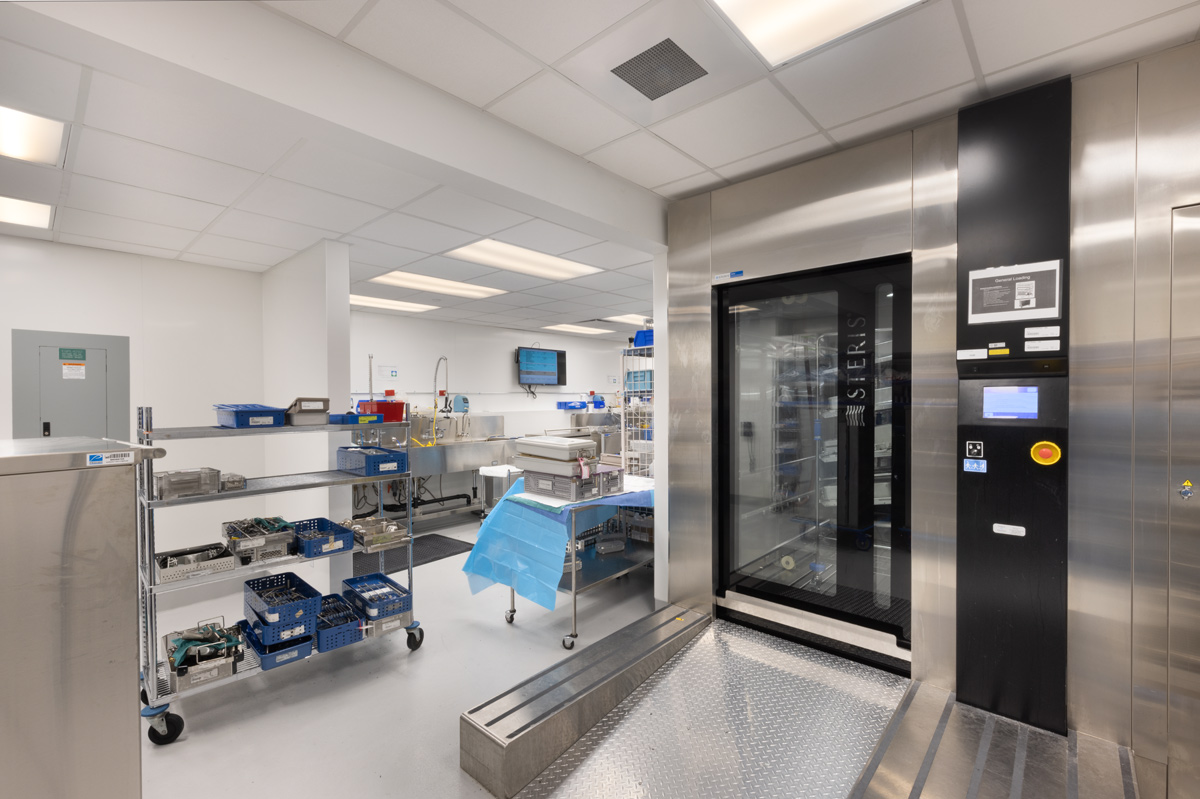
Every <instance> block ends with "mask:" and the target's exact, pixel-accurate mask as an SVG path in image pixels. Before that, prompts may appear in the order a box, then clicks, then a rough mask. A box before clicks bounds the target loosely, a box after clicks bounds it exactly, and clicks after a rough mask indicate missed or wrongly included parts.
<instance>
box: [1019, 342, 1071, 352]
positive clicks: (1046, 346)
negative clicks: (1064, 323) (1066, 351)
mask: <svg viewBox="0 0 1200 799" xmlns="http://www.w3.org/2000/svg"><path fill="white" fill-rule="evenodd" d="M1061 347H1062V341H1061V340H1060V339H1054V340H1053V341H1026V342H1025V351H1026V352H1058V350H1059V349H1060V348H1061Z"/></svg>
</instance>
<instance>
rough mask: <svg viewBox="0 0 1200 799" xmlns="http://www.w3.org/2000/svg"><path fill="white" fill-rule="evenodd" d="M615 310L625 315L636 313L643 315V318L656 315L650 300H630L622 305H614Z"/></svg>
mask: <svg viewBox="0 0 1200 799" xmlns="http://www.w3.org/2000/svg"><path fill="white" fill-rule="evenodd" d="M613 310H614V311H620V312H621V313H623V314H624V313H636V314H641V315H642V316H653V314H654V311H653V309H652V308H651V305H650V301H649V300H629V301H628V302H624V303H621V304H620V305H614V306H613ZM616 315H617V314H613V316H616Z"/></svg>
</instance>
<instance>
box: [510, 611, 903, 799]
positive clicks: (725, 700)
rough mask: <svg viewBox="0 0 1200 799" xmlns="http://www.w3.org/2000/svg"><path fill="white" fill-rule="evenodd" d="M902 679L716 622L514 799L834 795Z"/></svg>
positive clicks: (868, 744)
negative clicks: (549, 798) (552, 798)
mask: <svg viewBox="0 0 1200 799" xmlns="http://www.w3.org/2000/svg"><path fill="white" fill-rule="evenodd" d="M908 682H909V681H908V680H906V679H904V678H902V677H897V676H895V675H892V674H888V673H886V672H882V671H878V670H876V669H873V668H871V667H869V666H862V665H859V664H857V663H852V662H849V661H846V660H843V659H841V658H838V657H835V656H833V655H827V654H825V653H823V652H818V651H816V650H812V649H808V648H807V647H803V646H800V645H798V644H793V643H791V642H788V641H784V640H781V639H778V638H775V637H773V636H770V635H766V634H764V633H760V632H757V631H755V630H750V629H748V628H745V627H741V626H739V625H736V624H731V623H729V622H727V621H723V620H716V621H714V622H713V623H712V625H711V626H710V627H709V628H708V629H707V630H706V631H705V632H704V633H702V634H701V635H700V636H699V637H697V638H696V640H694V641H692V642H691V643H690V644H688V645H687V646H686V647H685V648H684V649H683V650H682V651H681V652H680V653H679V654H678V655H676V656H675V657H674V658H672V659H671V660H670V661H668V662H667V664H666V665H664V666H663V667H662V668H660V669H659V670H658V671H657V672H655V673H654V675H652V676H651V677H650V679H648V680H646V682H644V683H643V684H642V685H641V686H640V687H639V688H638V689H637V690H636V691H634V692H633V693H632V694H630V696H629V697H628V698H627V699H626V700H625V701H624V702H622V703H621V704H620V705H618V706H617V707H616V708H615V709H614V710H613V711H612V712H611V713H609V714H608V715H607V716H605V717H604V718H603V719H602V720H601V721H600V723H598V724H597V725H596V726H595V727H593V728H592V729H591V730H589V731H588V732H587V733H586V734H585V735H584V736H583V737H582V738H580V739H579V741H578V742H577V743H576V744H575V745H574V746H572V747H571V748H570V749H568V750H567V751H566V752H565V753H564V754H563V755H562V757H560V758H559V759H558V760H556V761H555V762H554V763H553V764H552V765H551V766H550V767H549V768H548V769H546V771H544V772H542V774H541V775H540V776H538V777H537V779H535V780H534V781H533V782H531V783H530V784H529V785H528V786H527V787H526V788H525V789H524V790H523V791H521V793H519V794H518V795H517V796H518V798H519V799H542V797H554V799H566V798H567V797H580V799H582V798H583V797H587V798H588V799H599V798H600V797H604V799H625V797H630V799H632V798H633V797H639V798H640V797H653V799H672V798H673V797H681V798H682V797H687V799H694V798H695V797H705V799H710V798H711V799H720V797H750V798H751V799H760V798H761V799H769V798H773V797H780V798H781V799H782V798H783V797H787V799H832V798H835V797H844V796H846V795H848V794H849V793H850V791H851V789H852V788H853V787H854V783H855V780H856V779H857V778H858V776H859V773H860V772H861V771H862V769H863V767H864V766H865V765H866V764H867V760H868V759H869V758H870V757H871V753H872V751H873V750H874V748H875V744H876V742H877V741H878V740H879V737H880V735H881V734H882V733H883V730H884V728H885V727H886V726H887V723H888V720H889V719H890V718H891V716H892V712H893V711H894V710H895V709H896V706H897V705H898V704H899V702H900V700H901V698H902V697H903V696H904V691H905V689H906V688H907V686H908Z"/></svg>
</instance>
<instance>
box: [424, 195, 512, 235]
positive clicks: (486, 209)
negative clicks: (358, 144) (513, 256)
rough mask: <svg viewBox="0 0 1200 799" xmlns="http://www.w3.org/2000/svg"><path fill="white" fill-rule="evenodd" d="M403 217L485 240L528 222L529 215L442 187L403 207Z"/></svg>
mask: <svg viewBox="0 0 1200 799" xmlns="http://www.w3.org/2000/svg"><path fill="white" fill-rule="evenodd" d="M404 213H406V214H411V215H412V216H419V217H421V218H422V219H429V220H432V221H434V222H441V223H442V224H444V225H450V226H452V227H458V228H462V229H464V230H470V231H472V232H474V233H479V234H481V235H484V236H486V235H488V234H490V233H495V232H496V231H498V230H504V229H505V228H510V227H512V226H513V225H519V224H521V223H522V222H526V221H528V220H529V219H530V216H529V215H528V214H523V213H521V212H520V211H514V210H512V209H511V208H505V207H504V206H502V205H496V204H495V203H491V202H488V201H487V200H480V199H478V198H476V197H471V196H470V195H467V194H463V193H461V192H457V191H454V190H453V189H447V188H445V187H443V188H440V189H438V190H437V191H435V192H432V193H430V194H426V195H425V196H424V197H422V198H420V199H419V200H416V201H414V202H411V203H409V204H408V205H405V206H404Z"/></svg>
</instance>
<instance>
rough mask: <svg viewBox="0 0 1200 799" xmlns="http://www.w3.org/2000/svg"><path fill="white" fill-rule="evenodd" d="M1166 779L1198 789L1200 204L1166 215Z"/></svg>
mask: <svg viewBox="0 0 1200 799" xmlns="http://www.w3.org/2000/svg"><path fill="white" fill-rule="evenodd" d="M1172 239H1173V247H1172V269H1171V412H1170V413H1171V428H1170V429H1171V471H1170V483H1169V485H1168V487H1167V498H1168V502H1169V519H1170V522H1169V523H1170V530H1171V542H1170V564H1171V565H1170V578H1169V583H1168V584H1169V586H1170V592H1169V598H1168V607H1167V624H1168V628H1169V631H1170V632H1169V638H1168V640H1169V642H1170V643H1169V646H1170V650H1169V659H1168V673H1167V686H1168V689H1167V690H1168V707H1167V733H1168V743H1167V786H1168V791H1169V796H1170V797H1171V799H1185V797H1187V799H1191V798H1192V797H1196V796H1200V313H1198V312H1197V308H1198V307H1200V206H1191V207H1189V208H1177V209H1176V210H1175V213H1174V215H1173V219H1172Z"/></svg>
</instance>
